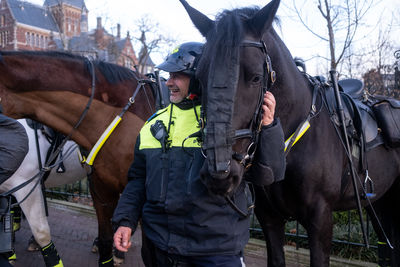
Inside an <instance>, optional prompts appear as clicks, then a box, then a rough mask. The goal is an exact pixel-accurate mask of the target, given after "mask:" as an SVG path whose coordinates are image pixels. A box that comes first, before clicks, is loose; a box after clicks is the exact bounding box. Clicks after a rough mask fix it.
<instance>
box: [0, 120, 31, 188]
mask: <svg viewBox="0 0 400 267" xmlns="http://www.w3.org/2000/svg"><path fill="white" fill-rule="evenodd" d="M28 151H29V139H28V135H27V133H26V131H25V128H24V126H22V124H21V123H19V122H18V121H17V120H14V119H12V118H9V117H7V116H5V115H3V114H1V113H0V184H1V183H2V182H4V181H5V180H7V179H8V178H9V177H11V176H12V175H13V174H14V172H15V171H16V170H17V169H18V168H19V166H20V165H21V163H22V161H23V160H24V158H25V156H26V154H27V153H28Z"/></svg>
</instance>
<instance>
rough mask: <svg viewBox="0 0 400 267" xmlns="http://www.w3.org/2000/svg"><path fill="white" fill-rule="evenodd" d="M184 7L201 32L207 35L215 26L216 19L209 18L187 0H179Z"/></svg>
mask: <svg viewBox="0 0 400 267" xmlns="http://www.w3.org/2000/svg"><path fill="white" fill-rule="evenodd" d="M179 1H180V2H181V3H182V5H183V7H184V8H185V9H186V11H187V13H188V14H189V17H190V19H191V20H192V22H193V24H194V26H195V27H196V28H197V29H198V30H199V31H200V33H201V34H202V35H203V36H204V37H206V36H207V34H208V33H209V32H210V30H212V29H213V28H214V25H215V24H214V21H213V20H211V19H209V18H208V17H207V16H206V15H204V14H203V13H201V12H200V11H198V10H196V9H194V8H193V7H191V6H190V5H189V4H188V3H187V2H186V1H185V0H179Z"/></svg>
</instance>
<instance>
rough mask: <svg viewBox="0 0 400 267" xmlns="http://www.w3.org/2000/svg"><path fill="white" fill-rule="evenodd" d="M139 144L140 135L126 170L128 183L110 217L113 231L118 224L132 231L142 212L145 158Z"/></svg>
mask: <svg viewBox="0 0 400 267" xmlns="http://www.w3.org/2000/svg"><path fill="white" fill-rule="evenodd" d="M139 136H140V135H139ZM139 145H140V137H138V138H137V140H136V145H135V152H134V153H135V154H134V160H133V163H132V165H131V166H130V168H129V171H128V184H127V185H126V187H125V189H124V191H123V192H122V194H121V197H120V199H119V201H118V205H117V207H116V209H115V210H114V215H113V217H112V224H113V230H114V231H116V230H117V228H118V227H119V226H127V227H130V228H131V229H132V233H133V232H134V231H135V230H136V227H137V225H138V221H139V218H140V216H141V214H142V209H143V205H144V203H145V200H146V188H145V180H146V158H145V155H144V153H143V151H140V150H139Z"/></svg>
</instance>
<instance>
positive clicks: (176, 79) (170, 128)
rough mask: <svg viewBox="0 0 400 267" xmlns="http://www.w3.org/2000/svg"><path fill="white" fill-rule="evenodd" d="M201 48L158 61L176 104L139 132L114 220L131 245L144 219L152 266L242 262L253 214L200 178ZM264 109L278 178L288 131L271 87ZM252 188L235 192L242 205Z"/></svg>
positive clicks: (119, 241)
mask: <svg viewBox="0 0 400 267" xmlns="http://www.w3.org/2000/svg"><path fill="white" fill-rule="evenodd" d="M202 47H203V44H201V43H195V42H189V43H184V44H182V45H180V46H179V47H178V48H176V49H175V50H174V51H173V52H172V53H171V54H170V55H169V56H168V57H167V59H166V60H165V62H164V63H162V64H161V65H159V66H157V67H158V68H159V69H161V70H164V71H167V72H169V74H170V76H169V79H168V81H167V86H168V88H169V90H170V101H171V104H170V105H169V106H168V107H166V108H165V109H162V110H160V111H158V112H157V113H156V114H155V115H153V116H152V117H151V118H150V119H149V120H148V121H147V122H146V124H145V125H144V126H143V128H142V130H141V131H140V134H139V136H138V138H137V141H136V146H135V151H134V161H133V163H132V165H131V167H130V169H129V172H128V184H127V186H126V188H125V190H124V192H123V193H122V195H121V198H120V200H119V202H118V206H117V208H116V210H115V212H114V216H113V219H112V221H113V225H114V228H115V229H117V230H116V232H115V235H114V244H115V247H116V248H117V249H118V250H120V251H125V252H126V251H127V250H128V249H129V247H130V246H131V242H130V238H131V235H132V234H133V232H134V231H135V230H136V228H137V226H138V221H139V218H141V219H142V231H143V232H144V233H145V235H146V237H147V239H145V241H146V244H147V248H150V250H151V253H152V255H153V257H152V258H151V261H152V263H151V264H150V263H146V260H145V263H146V264H147V265H151V266H160V267H161V266H162V267H169V266H199V267H200V266H201V267H203V266H222V267H236V266H243V255H242V252H243V249H244V246H245V245H246V243H247V241H248V238H249V231H248V228H249V225H250V221H249V218H243V217H241V216H239V215H238V213H237V212H236V211H234V210H233V208H232V207H231V206H229V205H227V202H226V200H225V198H224V197H222V196H216V195H212V194H211V193H209V191H208V190H207V188H206V186H205V185H204V184H203V183H202V181H201V179H200V169H201V167H202V165H203V163H204V157H203V155H202V153H201V144H200V143H199V140H198V139H197V138H196V137H191V138H188V137H189V136H191V135H192V134H194V133H196V132H198V131H199V130H200V126H199V115H200V98H199V96H200V95H201V90H200V87H199V85H198V82H197V80H196V79H195V76H194V73H195V70H196V65H197V61H198V59H199V57H200V55H201V52H202ZM263 110H264V114H263V118H262V121H263V125H264V126H263V130H262V131H261V138H260V139H261V140H260V142H266V141H265V140H268V141H267V142H268V143H270V144H277V145H275V147H270V149H269V150H268V153H269V154H268V155H269V156H272V157H274V158H275V161H278V162H279V164H275V165H276V166H277V167H275V168H272V169H271V168H270V167H269V166H268V162H262V164H261V165H260V166H264V167H265V168H269V170H270V172H269V173H271V174H272V175H275V179H278V180H279V179H281V178H282V177H283V172H284V169H285V167H284V166H285V160H284V156H283V132H282V128H281V125H280V124H279V120H274V111H275V99H274V97H273V95H272V94H271V93H267V94H266V95H265V96H264V105H263ZM260 158H263V157H260ZM269 178H271V177H268V178H267V179H269ZM272 180H274V177H272ZM259 182H260V184H264V182H263V181H259ZM265 183H271V182H270V181H265ZM249 195H250V192H249V189H248V186H247V184H246V182H245V181H242V183H241V184H240V186H239V187H238V188H237V189H236V191H235V192H234V197H233V199H234V200H235V204H236V205H237V206H239V207H249V206H250V205H252V204H253V203H251V201H249V198H248V196H249ZM142 253H143V250H142Z"/></svg>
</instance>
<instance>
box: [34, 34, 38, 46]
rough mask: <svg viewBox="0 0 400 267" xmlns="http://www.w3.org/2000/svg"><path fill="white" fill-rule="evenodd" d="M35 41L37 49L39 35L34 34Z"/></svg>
mask: <svg viewBox="0 0 400 267" xmlns="http://www.w3.org/2000/svg"><path fill="white" fill-rule="evenodd" d="M35 39H36V40H35V41H36V42H35V43H36V47H39V34H36V38H35Z"/></svg>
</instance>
